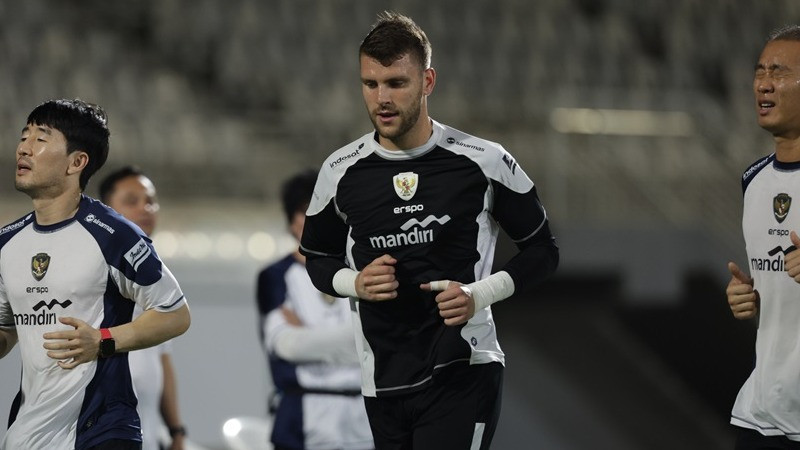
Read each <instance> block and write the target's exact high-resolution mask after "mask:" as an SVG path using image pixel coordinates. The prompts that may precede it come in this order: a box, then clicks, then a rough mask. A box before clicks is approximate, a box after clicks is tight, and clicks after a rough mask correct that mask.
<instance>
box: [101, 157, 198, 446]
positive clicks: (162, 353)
mask: <svg viewBox="0 0 800 450" xmlns="http://www.w3.org/2000/svg"><path fill="white" fill-rule="evenodd" d="M100 200H101V201H102V202H103V203H105V204H106V205H108V206H110V207H111V208H113V209H114V210H116V211H117V212H118V213H120V214H122V216H123V217H125V218H126V219H128V220H130V221H131V222H133V223H134V224H136V225H137V226H138V227H139V228H141V229H142V231H143V232H144V234H145V235H147V236H152V235H153V230H154V229H155V227H156V222H157V220H158V209H159V204H158V197H157V195H156V187H155V185H154V184H153V182H152V181H151V180H150V179H149V178H147V177H146V176H145V175H144V174H143V173H142V172H141V171H140V170H139V169H137V168H135V167H131V166H126V167H122V168H120V169H118V170H116V171H114V172H112V173H110V174H108V175H107V176H106V177H105V178H104V179H103V181H102V182H101V183H100ZM142 312H143V311H142V309H141V308H140V307H139V306H137V307H136V308H134V312H133V317H134V318H136V317H138V316H139V315H140V314H142ZM171 349H172V345H171V343H170V342H169V341H167V342H164V343H161V344H159V345H156V346H153V347H150V348H146V349H142V350H137V351H135V352H130V353H129V354H128V364H129V365H130V369H131V377H132V379H133V387H134V389H135V390H136V397H137V399H138V400H139V404H138V406H137V410H138V411H139V417H140V418H141V421H142V449H143V450H159V449H160V448H162V447H161V445H160V444H159V437H160V436H161V433H160V431H161V423H162V419H163V423H164V424H165V425H166V427H167V429H168V430H169V435H170V441H171V442H170V445H169V446H168V447H166V448H168V449H170V450H183V448H184V445H183V441H184V438H185V436H186V428H185V427H184V426H183V423H182V422H181V416H180V410H179V408H178V393H177V383H176V379H175V369H174V366H173V364H172V357H171V356H170V353H171Z"/></svg>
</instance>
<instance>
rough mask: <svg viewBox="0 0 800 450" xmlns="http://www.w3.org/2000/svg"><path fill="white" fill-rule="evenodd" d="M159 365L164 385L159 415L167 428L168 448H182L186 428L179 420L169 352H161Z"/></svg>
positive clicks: (174, 381) (176, 386) (179, 415)
mask: <svg viewBox="0 0 800 450" xmlns="http://www.w3.org/2000/svg"><path fill="white" fill-rule="evenodd" d="M161 366H162V367H163V368H164V387H163V389H162V392H161V417H163V418H164V423H165V424H166V425H167V428H168V429H169V434H170V438H171V439H172V445H171V446H170V450H176V449H182V448H183V438H184V437H185V433H186V430H185V429H184V428H183V422H182V421H181V414H180V409H179V408H178V383H177V381H176V379H175V369H174V367H173V365H172V356H170V354H169V353H162V354H161Z"/></svg>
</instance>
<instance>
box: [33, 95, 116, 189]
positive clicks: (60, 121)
mask: <svg viewBox="0 0 800 450" xmlns="http://www.w3.org/2000/svg"><path fill="white" fill-rule="evenodd" d="M27 123H28V124H29V125H41V126H46V127H50V128H53V129H56V130H58V131H60V132H61V134H63V135H64V137H65V138H66V139H67V154H69V153H72V152H74V151H77V150H81V151H84V152H86V154H87V155H89V162H88V163H87V164H86V167H85V168H84V169H83V172H81V176H80V186H81V191H83V190H85V189H86V184H87V183H89V178H91V176H92V175H94V173H95V172H97V169H99V168H101V167H103V164H105V162H106V159H107V158H108V136H109V135H110V133H109V131H108V117H107V116H106V113H105V111H103V108H101V107H100V106H98V105H93V104H91V103H86V102H84V101H82V100H78V99H75V100H66V99H61V100H48V101H46V102H44V103H42V104H41V105H39V106H37V107H36V108H34V110H33V111H31V113H30V114H29V115H28V122H27Z"/></svg>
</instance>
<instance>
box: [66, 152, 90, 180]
mask: <svg viewBox="0 0 800 450" xmlns="http://www.w3.org/2000/svg"><path fill="white" fill-rule="evenodd" d="M67 158H69V166H67V175H72V174H74V173H80V172H81V171H82V170H83V169H85V168H86V165H87V164H89V154H88V153H86V152H84V151H81V150H75V151H74V152H72V153H70V154H69V155H67Z"/></svg>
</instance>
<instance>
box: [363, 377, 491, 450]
mask: <svg viewBox="0 0 800 450" xmlns="http://www.w3.org/2000/svg"><path fill="white" fill-rule="evenodd" d="M502 390H503V366H502V364H500V363H489V364H476V365H472V366H471V365H469V364H454V365H453V366H451V367H447V368H445V369H442V370H441V371H439V372H437V373H436V375H435V376H434V377H433V382H432V384H431V385H430V386H429V387H427V388H425V389H423V390H421V391H419V392H414V393H411V394H405V395H398V396H389V397H365V398H364V402H365V404H366V407H367V416H369V424H370V428H371V429H372V435H373V438H374V439H375V448H377V449H380V450H401V449H402V450H408V449H414V450H425V449H431V450H450V449H452V450H465V449H470V450H473V449H474V450H477V449H481V450H483V449H488V448H489V445H490V444H491V442H492V437H493V436H494V431H495V428H496V427H497V419H498V418H499V417H500V399H501V396H502Z"/></svg>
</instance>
